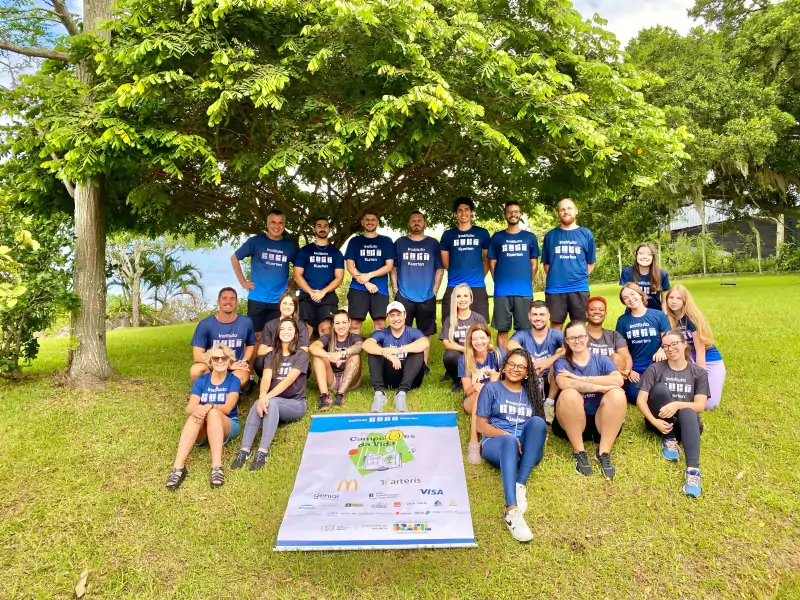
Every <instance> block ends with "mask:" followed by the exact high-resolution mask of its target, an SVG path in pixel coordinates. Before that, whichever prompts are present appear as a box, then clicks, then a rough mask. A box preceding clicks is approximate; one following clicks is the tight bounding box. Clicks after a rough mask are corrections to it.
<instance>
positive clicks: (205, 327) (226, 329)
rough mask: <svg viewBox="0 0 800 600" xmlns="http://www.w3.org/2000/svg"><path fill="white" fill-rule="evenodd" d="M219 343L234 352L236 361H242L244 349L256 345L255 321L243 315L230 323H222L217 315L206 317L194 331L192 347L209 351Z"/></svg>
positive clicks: (237, 316)
mask: <svg viewBox="0 0 800 600" xmlns="http://www.w3.org/2000/svg"><path fill="white" fill-rule="evenodd" d="M217 342H219V343H220V344H225V345H226V346H228V347H229V348H230V349H231V350H233V352H234V354H236V360H242V357H243V356H244V349H245V348H246V347H247V346H254V345H255V343H256V332H255V329H253V321H251V320H250V317H245V316H243V315H236V319H234V320H233V321H232V322H230V323H220V322H219V321H218V320H217V316H216V315H211V316H210V317H206V318H205V319H203V320H202V321H200V322H199V323H198V324H197V328H196V329H195V330H194V335H193V336H192V346H197V347H198V348H202V349H203V350H208V349H210V348H211V347H212V346H213V345H214V344H216V343H217Z"/></svg>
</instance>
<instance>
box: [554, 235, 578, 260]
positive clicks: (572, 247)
mask: <svg viewBox="0 0 800 600" xmlns="http://www.w3.org/2000/svg"><path fill="white" fill-rule="evenodd" d="M554 253H555V255H556V258H560V259H564V260H569V259H571V260H576V259H577V258H578V256H580V254H581V247H580V246H579V245H578V242H576V241H572V240H562V241H561V242H559V245H558V246H556V247H555V249H554Z"/></svg>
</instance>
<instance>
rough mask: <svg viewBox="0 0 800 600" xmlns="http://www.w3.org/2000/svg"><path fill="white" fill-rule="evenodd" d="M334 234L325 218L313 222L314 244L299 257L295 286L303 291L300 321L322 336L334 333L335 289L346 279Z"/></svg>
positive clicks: (296, 265)
mask: <svg viewBox="0 0 800 600" xmlns="http://www.w3.org/2000/svg"><path fill="white" fill-rule="evenodd" d="M330 232H331V226H330V222H329V221H328V219H327V218H326V217H318V218H317V219H316V220H315V221H314V241H313V242H311V243H310V244H308V245H307V246H304V247H303V248H301V249H300V251H299V252H298V253H297V258H296V259H295V261H294V271H293V274H294V282H295V283H296V284H297V287H299V288H300V320H301V321H304V322H305V324H306V326H307V327H308V335H309V337H311V333H312V331H313V330H314V328H316V329H317V331H318V333H319V335H320V336H323V335H327V334H329V333H330V332H331V323H332V321H333V313H335V312H336V309H337V308H338V307H339V298H338V296H337V295H336V288H338V287H339V284H341V283H342V279H344V256H343V255H342V253H341V252H340V251H339V249H338V248H336V247H334V246H333V245H332V244H331V243H330V241H329V240H328V234H330Z"/></svg>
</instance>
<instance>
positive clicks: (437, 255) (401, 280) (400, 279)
mask: <svg viewBox="0 0 800 600" xmlns="http://www.w3.org/2000/svg"><path fill="white" fill-rule="evenodd" d="M394 245H395V255H396V256H397V259H396V260H395V263H394V266H395V267H397V287H398V289H399V291H400V293H401V294H402V295H403V297H404V298H407V299H408V300H411V302H425V301H426V300H430V299H431V298H433V281H434V279H435V278H436V271H438V270H439V269H441V268H442V251H441V249H440V248H439V242H438V241H437V240H435V239H434V238H432V237H426V238H425V239H424V240H420V241H419V242H415V241H414V240H412V239H411V238H410V237H408V236H403V237H401V238H400V239H399V240H397V241H396V242H395V244H394Z"/></svg>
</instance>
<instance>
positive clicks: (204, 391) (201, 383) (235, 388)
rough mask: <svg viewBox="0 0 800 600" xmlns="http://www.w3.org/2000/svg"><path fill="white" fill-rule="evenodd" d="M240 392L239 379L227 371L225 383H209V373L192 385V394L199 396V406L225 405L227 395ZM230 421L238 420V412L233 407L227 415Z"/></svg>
mask: <svg viewBox="0 0 800 600" xmlns="http://www.w3.org/2000/svg"><path fill="white" fill-rule="evenodd" d="M241 391H242V384H241V382H240V381H239V378H238V377H236V375H234V374H233V373H231V372H230V371H228V373H227V375H226V376H225V381H223V382H222V383H220V384H219V385H214V384H213V383H211V373H206V374H205V375H201V376H200V377H198V378H197V379H195V380H194V383H193V384H192V394H194V395H196V396H200V404H225V401H226V400H227V398H228V394H233V393H234V392H235V393H237V394H238V393H239V392H241ZM228 417H230V418H231V419H238V418H239V410H238V408H237V407H236V406H235V405H234V407H233V409H231V412H229V413H228Z"/></svg>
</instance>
